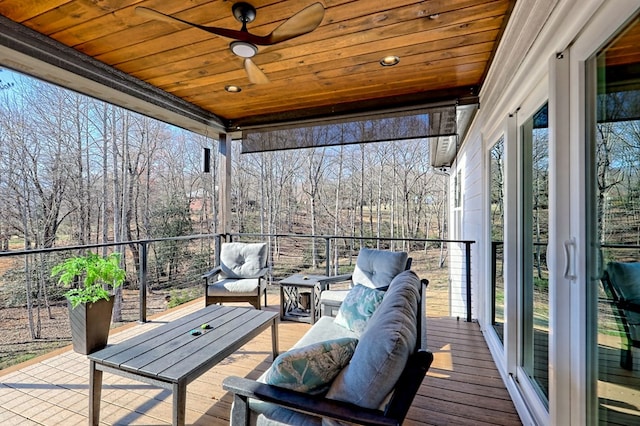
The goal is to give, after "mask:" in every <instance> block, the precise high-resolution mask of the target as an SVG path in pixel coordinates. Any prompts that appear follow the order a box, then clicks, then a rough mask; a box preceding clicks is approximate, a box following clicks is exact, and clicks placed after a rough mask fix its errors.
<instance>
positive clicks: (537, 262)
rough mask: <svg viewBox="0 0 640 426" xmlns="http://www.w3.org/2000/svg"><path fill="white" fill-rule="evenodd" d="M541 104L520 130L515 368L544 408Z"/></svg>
mask: <svg viewBox="0 0 640 426" xmlns="http://www.w3.org/2000/svg"><path fill="white" fill-rule="evenodd" d="M547 111H548V109H547V105H544V106H543V107H542V108H540V109H539V110H538V111H537V112H536V113H535V114H534V115H533V117H531V118H529V119H528V120H527V121H526V122H525V123H524V124H523V126H522V192H521V193H522V197H523V199H522V230H523V231H522V233H523V235H522V241H523V245H522V260H521V266H522V269H521V271H522V272H521V273H522V279H521V282H522V288H521V303H522V309H521V318H520V319H521V329H520V331H521V344H520V365H521V366H522V368H523V370H524V372H525V374H526V375H527V377H528V378H529V380H530V383H531V385H532V386H533V387H534V388H535V389H536V391H537V393H538V395H539V397H540V399H541V401H542V402H543V403H544V404H545V405H546V406H547V407H548V398H549V271H548V269H547V259H546V249H547V241H548V237H549V232H548V224H549V125H548V118H547V117H548V113H547Z"/></svg>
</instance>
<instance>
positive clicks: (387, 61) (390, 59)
mask: <svg viewBox="0 0 640 426" xmlns="http://www.w3.org/2000/svg"><path fill="white" fill-rule="evenodd" d="M398 62H400V58H398V57H397V56H393V55H389V56H385V57H384V58H382V59H380V65H382V66H383V67H392V66H394V65H396V64H397V63H398Z"/></svg>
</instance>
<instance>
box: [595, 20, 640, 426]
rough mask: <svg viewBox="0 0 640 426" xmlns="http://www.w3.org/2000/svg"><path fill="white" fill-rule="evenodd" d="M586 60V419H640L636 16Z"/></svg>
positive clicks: (639, 42) (639, 49)
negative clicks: (587, 137) (587, 388)
mask: <svg viewBox="0 0 640 426" xmlns="http://www.w3.org/2000/svg"><path fill="white" fill-rule="evenodd" d="M591 65H592V66H591V67H590V68H589V69H590V70H591V71H592V72H591V75H588V79H587V84H588V86H589V87H590V89H589V90H588V93H589V92H594V91H595V94H594V95H592V96H590V99H591V105H590V109H591V110H590V112H591V114H590V115H591V120H590V124H589V129H588V133H589V135H590V138H589V139H590V141H589V145H588V149H587V156H586V157H587V167H586V170H587V171H588V172H587V173H588V181H589V185H588V196H587V212H588V220H587V228H588V229H587V239H588V241H587V243H588V247H589V248H590V250H588V251H587V262H586V264H587V268H588V271H587V272H588V276H589V281H588V289H589V297H590V303H589V304H588V305H589V306H588V311H587V312H588V320H589V321H588V325H589V331H588V334H589V336H590V340H589V341H590V351H589V355H590V356H589V360H588V364H587V365H588V366H589V371H588V382H589V383H590V392H589V395H588V400H589V404H588V405H589V407H588V408H589V411H590V415H589V420H591V423H593V424H596V423H598V424H619V425H631V424H640V21H639V20H638V19H636V20H635V21H633V22H632V23H631V24H630V25H628V26H627V27H626V28H625V29H624V30H622V31H621V32H620V33H619V34H618V35H617V36H616V37H615V38H614V39H613V40H612V41H611V42H610V43H609V44H608V45H607V46H605V47H604V48H603V49H602V50H600V51H599V52H598V54H597V55H596V57H595V58H594V60H593V62H592V63H591Z"/></svg>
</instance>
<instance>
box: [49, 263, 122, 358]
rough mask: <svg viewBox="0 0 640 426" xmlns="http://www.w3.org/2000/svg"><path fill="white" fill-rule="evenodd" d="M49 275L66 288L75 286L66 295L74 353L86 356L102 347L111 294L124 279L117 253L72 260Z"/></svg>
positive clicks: (107, 329)
mask: <svg viewBox="0 0 640 426" xmlns="http://www.w3.org/2000/svg"><path fill="white" fill-rule="evenodd" d="M51 276H52V277H55V276H59V279H58V282H59V283H61V284H62V285H64V286H65V287H72V286H75V287H74V288H71V289H70V290H68V291H67V292H66V293H65V297H66V298H67V300H68V302H69V322H70V324H71V340H72V342H73V350H75V351H76V352H78V353H81V354H85V355H86V354H90V353H92V352H95V351H97V350H99V349H102V348H104V347H105V346H106V345H107V339H108V337H109V328H110V326H111V315H112V310H113V294H112V293H111V291H112V290H113V289H115V288H117V287H119V286H121V285H122V284H123V283H124V280H125V278H126V272H125V270H124V269H122V268H121V267H120V253H111V254H110V255H108V256H106V257H103V256H100V255H98V254H95V253H89V254H87V255H85V256H74V257H71V258H68V259H66V260H64V261H63V262H62V263H59V264H58V265H56V266H54V267H53V269H52V270H51ZM80 280H82V282H79V281H80Z"/></svg>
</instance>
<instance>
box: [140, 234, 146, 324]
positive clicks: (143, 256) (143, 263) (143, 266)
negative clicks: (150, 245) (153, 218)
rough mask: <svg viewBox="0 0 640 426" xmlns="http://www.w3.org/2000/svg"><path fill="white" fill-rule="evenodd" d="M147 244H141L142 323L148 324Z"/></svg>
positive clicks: (144, 242) (143, 242)
mask: <svg viewBox="0 0 640 426" xmlns="http://www.w3.org/2000/svg"><path fill="white" fill-rule="evenodd" d="M147 253H148V252H147V242H146V241H142V242H140V322H147V256H148V255H147Z"/></svg>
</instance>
